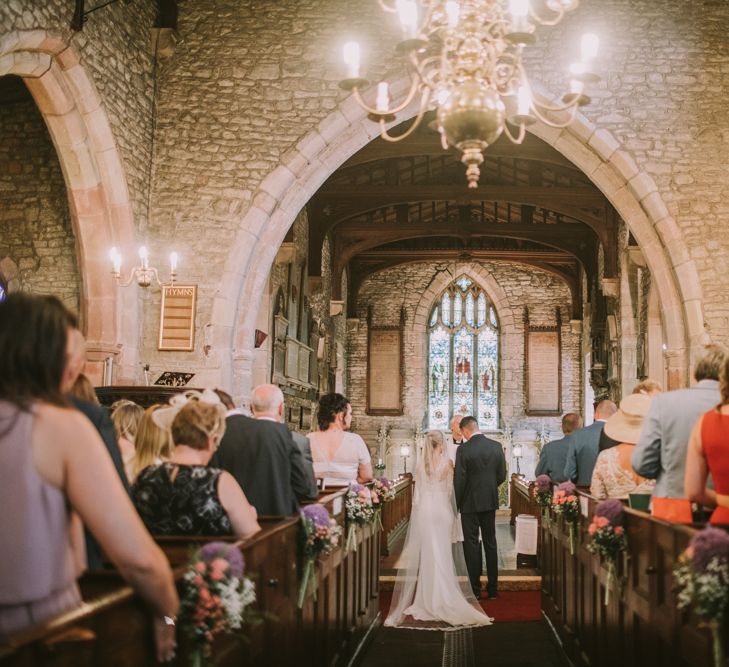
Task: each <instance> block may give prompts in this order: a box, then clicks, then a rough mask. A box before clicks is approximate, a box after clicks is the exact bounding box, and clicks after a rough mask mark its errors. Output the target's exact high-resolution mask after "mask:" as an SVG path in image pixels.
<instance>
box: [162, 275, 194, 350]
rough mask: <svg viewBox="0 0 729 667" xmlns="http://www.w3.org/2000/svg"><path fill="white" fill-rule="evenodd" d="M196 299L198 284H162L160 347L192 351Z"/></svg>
mask: <svg viewBox="0 0 729 667" xmlns="http://www.w3.org/2000/svg"><path fill="white" fill-rule="evenodd" d="M196 301H197V285H163V286H162V306H161V308H160V311H161V312H160V323H159V346H158V349H160V350H179V351H183V352H191V351H192V349H193V348H194V344H195V303H196Z"/></svg>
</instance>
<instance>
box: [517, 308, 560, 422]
mask: <svg viewBox="0 0 729 667" xmlns="http://www.w3.org/2000/svg"><path fill="white" fill-rule="evenodd" d="M524 329H525V331H524V336H525V340H524V376H525V377H524V384H525V390H526V396H527V409H526V413H527V414H528V415H545V416H547V415H552V416H553V415H560V414H561V413H562V340H561V320H560V315H559V309H557V326H555V327H535V326H530V325H529V314H528V311H526V310H525V314H524Z"/></svg>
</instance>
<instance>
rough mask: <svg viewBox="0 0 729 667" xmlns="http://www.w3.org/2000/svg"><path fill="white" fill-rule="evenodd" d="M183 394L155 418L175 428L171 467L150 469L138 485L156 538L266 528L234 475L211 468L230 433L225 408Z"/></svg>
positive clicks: (138, 502)
mask: <svg viewBox="0 0 729 667" xmlns="http://www.w3.org/2000/svg"><path fill="white" fill-rule="evenodd" d="M209 394H211V395H212V397H214V399H215V401H216V403H212V402H210V403H209V402H206V400H205V399H208V395H206V394H200V393H199V392H196V393H195V394H192V395H191V396H189V397H186V396H184V395H181V394H180V395H178V396H175V397H173V399H171V406H170V407H168V408H163V409H159V410H156V411H155V412H153V413H152V418H153V419H154V420H155V422H156V423H157V425H158V426H159V427H160V428H166V427H168V426H169V429H170V432H171V433H172V440H173V441H174V443H175V451H174V452H173V453H172V456H171V459H170V461H169V462H166V463H160V464H159V465H152V466H148V467H147V468H145V469H144V470H142V472H141V473H139V477H137V480H136V481H135V483H134V486H132V499H133V500H134V504H135V506H136V508H137V511H138V512H139V515H140V516H141V517H142V520H143V521H144V523H145V525H146V526H147V529H148V530H149V531H150V532H151V533H152V534H153V535H231V534H233V535H236V536H237V537H240V538H248V537H251V536H252V535H255V534H256V533H257V532H258V531H259V530H260V529H261V527H260V526H259V525H258V521H257V520H256V510H255V508H254V507H252V506H251V504H250V503H249V502H248V500H247V498H246V496H245V494H244V493H243V491H242V489H241V488H240V486H239V485H238V483H237V482H236V481H235V479H234V478H233V476H232V475H230V474H229V473H227V472H225V471H224V470H220V469H218V468H209V467H207V464H208V462H209V461H210V458H211V457H212V455H213V452H214V451H215V449H216V448H217V446H218V443H219V442H220V438H221V437H222V435H223V433H224V432H225V408H224V407H223V405H222V403H220V402H219V400H218V398H217V396H216V395H215V393H214V392H209Z"/></svg>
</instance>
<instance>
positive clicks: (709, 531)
mask: <svg viewBox="0 0 729 667" xmlns="http://www.w3.org/2000/svg"><path fill="white" fill-rule="evenodd" d="M673 576H674V581H675V584H676V586H675V588H676V592H677V597H678V608H679V609H687V608H689V607H693V611H694V613H695V614H696V616H697V617H698V619H699V622H700V624H701V625H703V626H705V627H708V628H709V630H710V631H711V638H712V644H713V652H714V665H715V667H723V665H724V644H723V641H722V628H723V625H724V619H725V617H726V613H727V610H729V535H727V533H726V532H724V531H723V530H721V529H720V528H712V527H707V528H704V529H703V530H702V531H700V532H698V533H696V534H695V535H694V536H693V537H692V538H691V541H690V542H689V545H688V547H687V548H686V550H685V551H684V552H683V554H681V556H680V558H679V559H678V563H677V565H676V567H675V569H674V571H673Z"/></svg>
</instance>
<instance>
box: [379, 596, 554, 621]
mask: <svg viewBox="0 0 729 667" xmlns="http://www.w3.org/2000/svg"><path fill="white" fill-rule="evenodd" d="M540 595H541V593H540V592H539V591H503V592H501V593H499V597H498V598H496V599H495V600H481V607H483V610H484V611H485V612H486V613H487V614H488V615H489V616H491V617H492V618H493V619H494V621H495V622H496V623H513V622H524V621H539V620H541V618H542V613H541V610H540V604H541V599H540ZM391 599H392V593H391V592H390V591H381V592H380V612H381V614H382V620H383V622H384V620H385V618H387V612H388V610H389V609H390V600H391Z"/></svg>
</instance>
